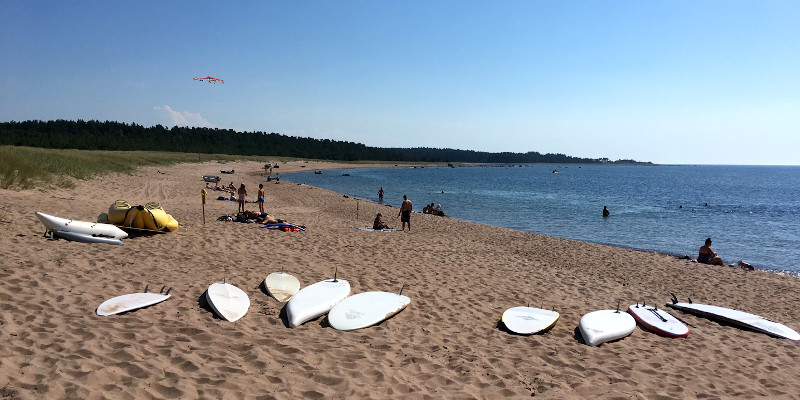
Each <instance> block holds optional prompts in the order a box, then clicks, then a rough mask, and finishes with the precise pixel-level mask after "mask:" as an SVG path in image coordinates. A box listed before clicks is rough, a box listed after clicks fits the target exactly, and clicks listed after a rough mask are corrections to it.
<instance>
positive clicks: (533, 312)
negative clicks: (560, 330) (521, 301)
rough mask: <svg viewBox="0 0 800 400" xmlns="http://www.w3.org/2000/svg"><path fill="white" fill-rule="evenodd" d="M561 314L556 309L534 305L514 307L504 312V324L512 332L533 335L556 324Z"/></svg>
mask: <svg viewBox="0 0 800 400" xmlns="http://www.w3.org/2000/svg"><path fill="white" fill-rule="evenodd" d="M559 317H560V315H559V314H558V312H556V311H552V310H545V309H542V308H534V307H512V308H509V309H508V310H506V311H505V312H504V313H503V317H502V319H501V320H502V321H503V324H504V325H505V326H506V328H508V330H510V331H511V332H514V333H518V334H521V335H532V334H534V333H536V332H541V331H543V330H545V329H548V328H550V327H551V326H553V325H555V323H556V321H558V318H559Z"/></svg>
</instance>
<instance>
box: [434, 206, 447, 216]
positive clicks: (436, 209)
mask: <svg viewBox="0 0 800 400" xmlns="http://www.w3.org/2000/svg"><path fill="white" fill-rule="evenodd" d="M433 215H438V216H440V217H444V210H442V205H441V204H437V205H436V207H434V208H433Z"/></svg>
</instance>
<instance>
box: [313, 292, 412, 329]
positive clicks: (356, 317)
mask: <svg viewBox="0 0 800 400" xmlns="http://www.w3.org/2000/svg"><path fill="white" fill-rule="evenodd" d="M409 303H411V299H410V298H408V296H403V295H402V294H397V293H389V292H364V293H359V294H355V295H352V296H350V297H348V298H346V299H344V300H342V301H340V302H338V303H336V305H334V306H333V308H332V309H331V311H330V312H329V313H328V323H329V324H331V326H332V327H333V328H334V329H336V330H340V331H352V330H356V329H361V328H366V327H369V326H372V325H375V324H377V323H380V322H382V321H384V320H386V319H389V318H390V317H392V316H393V315H395V314H397V313H399V312H400V311H403V310H404V309H405V308H406V306H408V304H409Z"/></svg>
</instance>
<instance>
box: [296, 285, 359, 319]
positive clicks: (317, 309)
mask: <svg viewBox="0 0 800 400" xmlns="http://www.w3.org/2000/svg"><path fill="white" fill-rule="evenodd" d="M349 294H350V283H348V282H347V281H346V280H344V279H338V280H336V281H334V280H332V279H331V280H327V281H322V282H317V283H315V284H313V285H310V286H306V287H304V288H302V289H300V291H299V292H297V293H295V295H294V296H292V298H291V299H289V302H288V303H286V318H287V319H288V322H289V327H290V328H294V327H297V326H300V325H302V324H303V323H305V322H308V321H310V320H312V319H314V318H317V317H320V316H322V315H325V314H327V313H328V311H330V310H331V308H333V306H334V305H336V303H338V302H340V301H342V300H344V298H345V297H347V296H348V295H349Z"/></svg>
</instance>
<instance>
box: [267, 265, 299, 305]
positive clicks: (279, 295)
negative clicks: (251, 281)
mask: <svg viewBox="0 0 800 400" xmlns="http://www.w3.org/2000/svg"><path fill="white" fill-rule="evenodd" d="M264 287H266V288H267V292H269V294H270V295H272V297H274V298H275V300H278V301H280V302H281V303H283V302H284V301H286V300H289V298H291V297H292V296H294V294H295V293H297V291H298V290H300V281H299V280H297V278H295V277H294V276H293V275H291V274H287V273H286V272H282V271H280V272H273V273H271V274H269V275H267V278H266V279H264Z"/></svg>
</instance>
